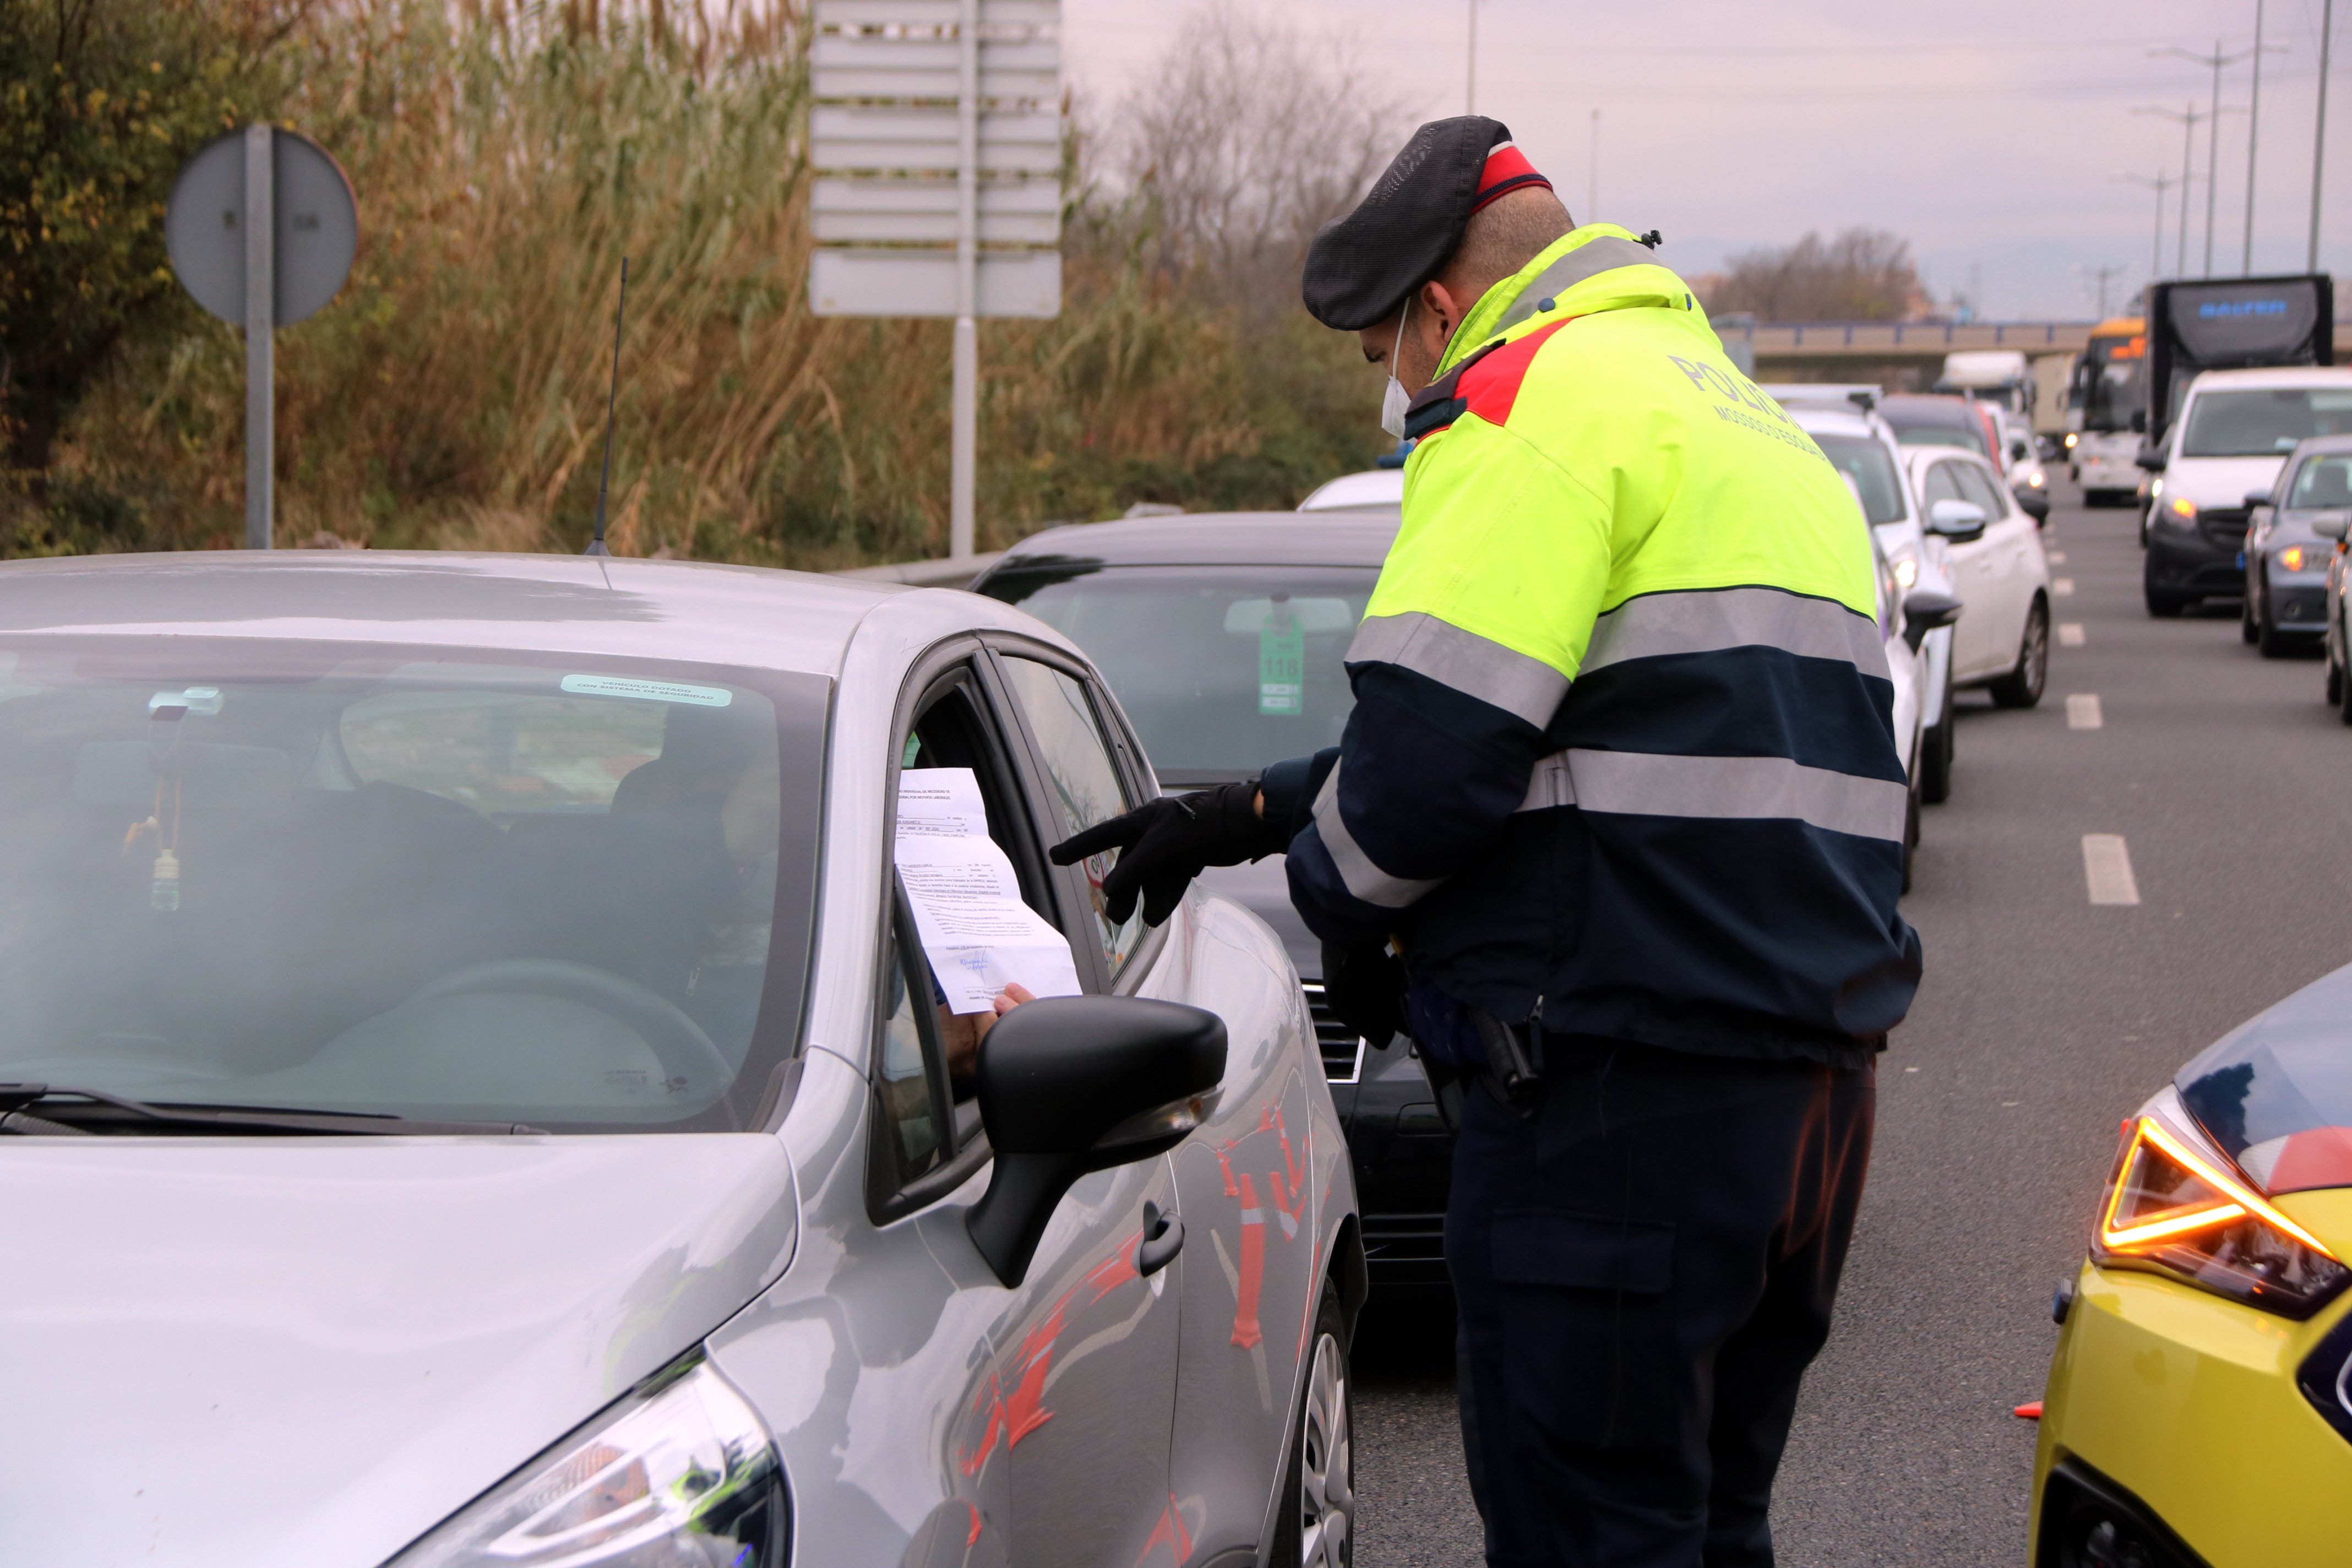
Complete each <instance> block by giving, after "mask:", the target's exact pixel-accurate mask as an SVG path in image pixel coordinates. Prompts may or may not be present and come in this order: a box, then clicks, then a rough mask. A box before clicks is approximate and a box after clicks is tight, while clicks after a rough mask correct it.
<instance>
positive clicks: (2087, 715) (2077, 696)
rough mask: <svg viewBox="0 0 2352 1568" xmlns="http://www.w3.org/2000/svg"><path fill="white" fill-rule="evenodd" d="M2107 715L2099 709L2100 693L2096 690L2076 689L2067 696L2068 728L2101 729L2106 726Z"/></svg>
mask: <svg viewBox="0 0 2352 1568" xmlns="http://www.w3.org/2000/svg"><path fill="white" fill-rule="evenodd" d="M2106 722H2107V720H2106V715H2105V714H2104V713H2102V712H2100V711H2099V694H2098V693H2097V692H2095V691H2075V692H2070V693H2068V694H2067V698H2066V728H2068V729H2069V730H2099V729H2104V728H2105V727H2106Z"/></svg>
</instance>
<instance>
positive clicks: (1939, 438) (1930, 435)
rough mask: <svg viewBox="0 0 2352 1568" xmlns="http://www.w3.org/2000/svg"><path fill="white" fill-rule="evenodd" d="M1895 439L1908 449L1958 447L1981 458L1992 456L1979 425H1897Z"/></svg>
mask: <svg viewBox="0 0 2352 1568" xmlns="http://www.w3.org/2000/svg"><path fill="white" fill-rule="evenodd" d="M1895 440H1896V441H1897V442H1899V443H1900V444H1901V445H1903V446H1906V447H1958V448H1959V449H1960V450H1962V451H1963V452H1974V453H1975V454H1976V455H1977V456H1978V457H1979V458H1990V457H1991V456H1992V454H1991V453H1990V452H1988V451H1986V450H1985V444H1984V431H1983V429H1982V428H1981V427H1980V426H1977V425H1896V426H1895Z"/></svg>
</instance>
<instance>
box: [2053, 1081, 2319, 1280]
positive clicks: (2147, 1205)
mask: <svg viewBox="0 0 2352 1568" xmlns="http://www.w3.org/2000/svg"><path fill="white" fill-rule="evenodd" d="M2196 1127H2197V1123H2196V1121H2195V1120H2194V1119H2193V1118H2192V1117H2190V1116H2189V1111H2188V1108H2187V1107H2185V1106H2184V1105H2182V1103H2181V1101H2180V1096H2179V1093H2178V1092H2177V1091H2175V1090H2174V1089H2169V1088H2168V1089H2165V1091H2164V1092H2163V1093H2161V1094H2159V1095H2158V1096H2157V1097H2156V1098H2155V1099H2154V1100H2150V1101H2148V1102H2147V1105H2145V1106H2143V1107H2141V1109H2140V1113H2139V1114H2138V1115H2137V1116H2135V1117H2133V1118H2132V1119H2131V1120H2130V1121H2126V1122H2125V1123H2124V1129H2123V1150H2122V1152H2121V1153H2120V1154H2119V1155H2118V1156H2117V1157H2116V1169H2115V1173H2114V1174H2113V1175H2112V1176H2110V1177H2109V1178H2108V1181H2107V1192H2106V1198H2105V1202H2104V1203H2102V1204H2101V1205H2100V1208H2099V1225H2098V1230H2097V1233H2096V1235H2095V1238H2094V1239H2093V1242H2092V1245H2091V1255H2092V1256H2093V1257H2094V1258H2096V1259H2097V1260H2098V1261H2099V1262H2100V1263H2102V1264H2105V1265H2108V1266H2110V1267H2114V1266H2122V1267H2126V1268H2153V1269H2156V1270H2158V1271H2159V1272H2162V1273H2166V1274H2170V1275H2173V1276H2175V1277H2177V1278H2179V1279H2184V1280H2186V1281H2188V1282H2189V1284H2191V1285H2195V1286H2198V1287H2200V1289H2207V1290H2210V1291H2212V1292H2214V1293H2215V1294H2216V1295H2220V1296H2227V1297H2229V1298H2230V1299H2231V1300H2233V1301H2242V1302H2244V1303H2246V1304H2247V1305H2248V1306H2251V1307H2260V1308H2262V1309H2263V1310H2265V1311H2271V1312H2277V1313H2280V1314H2282V1315H2284V1316H2286V1317H2291V1318H2307V1317H2309V1316H2310V1315H2311V1314H2312V1313H2313V1312H2315V1311H2316V1310H2319V1308H2320V1307H2321V1306H2322V1305H2324V1304H2325V1303H2326V1302H2327V1301H2328V1300H2331V1299H2332V1298H2334V1296H2335V1295H2336V1292H2337V1291H2339V1290H2341V1289H2343V1288H2344V1286H2345V1283H2346V1281H2347V1280H2352V1268H2346V1267H2345V1266H2344V1264H2343V1263H2342V1262H2341V1261H2340V1260H2339V1259H2338V1258H2336V1255H2335V1254H2334V1253H2332V1252H2330V1251H2329V1250H2328V1249H2327V1247H2326V1244H2325V1243H2323V1242H2322V1241H2320V1239H2319V1238H2318V1237H2315V1236H2314V1235H2312V1234H2311V1233H2310V1232H2309V1231H2307V1230H2305V1229H2304V1228H2303V1227H2302V1226H2299V1225H2297V1224H2295V1223H2294V1220H2292V1219H2289V1218H2288V1217H2287V1216H2286V1215H2284V1214H2281V1213H2280V1212H2279V1211H2278V1210H2277V1209H2276V1208H2274V1207H2273V1206H2272V1205H2271V1204H2270V1202H2269V1200H2267V1199H2265V1198H2264V1197H2263V1195H2262V1194H2260V1193H2258V1192H2256V1191H2255V1190H2254V1189H2253V1187H2252V1185H2251V1184H2248V1183H2247V1181H2246V1179H2245V1178H2244V1177H2243V1176H2242V1175H2241V1174H2240V1173H2239V1172H2238V1168H2237V1167H2236V1166H2235V1165H2234V1164H2232V1163H2231V1162H2230V1161H2229V1160H2228V1159H2227V1158H2226V1157H2224V1156H2223V1155H2222V1153H2221V1151H2220V1150H2218V1149H2216V1148H2214V1147H2213V1145H2212V1144H2211V1143H2210V1142H2209V1141H2208V1140H2207V1139H2206V1138H2205V1136H2204V1135H2203V1134H2202V1133H2201V1132H2200V1131H2196Z"/></svg>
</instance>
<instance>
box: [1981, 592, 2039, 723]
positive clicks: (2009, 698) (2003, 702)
mask: <svg viewBox="0 0 2352 1568" xmlns="http://www.w3.org/2000/svg"><path fill="white" fill-rule="evenodd" d="M2049 679H2050V606H2049V605H2048V604H2046V603H2044V602H2043V601H2042V599H2041V598H2039V597H2036V598H2035V599H2034V601H2033V607H2032V609H2030V610H2028V611H2026V612H2025V635H2024V636H2023V637H2021V638H2019V639H2018V645H2017V664H2016V667H2015V668H2012V669H2011V671H2010V672H2009V673H2008V674H2007V675H2004V676H2002V677H2001V678H2000V679H1999V680H1996V681H1994V682H1993V683H1992V684H1991V685H1990V686H1988V687H1987V688H1985V689H1986V690H1987V691H1988V692H1990V694H1991V696H1992V700H1993V701H1994V702H1995V703H1996V704H1998V705H1999V706H2000V707H2003V708H2031V707H2032V706H2033V705H2034V704H2035V703H2037V702H2039V701H2041V700H2042V687H2043V686H2044V685H2045V684H2047V683H2048V681H2049Z"/></svg>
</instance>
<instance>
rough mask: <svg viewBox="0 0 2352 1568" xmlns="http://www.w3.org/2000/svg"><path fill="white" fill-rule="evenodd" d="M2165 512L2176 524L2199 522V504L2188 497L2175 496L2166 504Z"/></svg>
mask: <svg viewBox="0 0 2352 1568" xmlns="http://www.w3.org/2000/svg"><path fill="white" fill-rule="evenodd" d="M2164 510H2165V511H2166V513H2167V514H2168V515H2169V516H2170V517H2171V518H2172V520H2173V521H2175V522H2181V523H2190V522H2195V521H2197V503H2196V502H2195V501H2193V500H2189V498H2188V497H2187V496H2174V497H2173V498H2172V499H2171V500H2168V501H2166V502H2165V503H2164Z"/></svg>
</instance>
